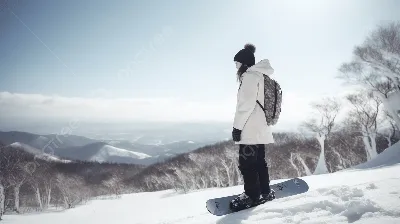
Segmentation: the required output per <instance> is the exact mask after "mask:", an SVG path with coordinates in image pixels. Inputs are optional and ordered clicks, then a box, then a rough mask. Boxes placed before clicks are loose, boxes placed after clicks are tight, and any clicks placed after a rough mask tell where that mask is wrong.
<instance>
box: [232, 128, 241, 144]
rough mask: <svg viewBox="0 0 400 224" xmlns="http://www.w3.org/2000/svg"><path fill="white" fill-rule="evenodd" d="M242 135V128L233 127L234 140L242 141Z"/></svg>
mask: <svg viewBox="0 0 400 224" xmlns="http://www.w3.org/2000/svg"><path fill="white" fill-rule="evenodd" d="M241 135H242V130H239V129H236V128H233V131H232V139H233V141H234V142H239V141H240V136H241Z"/></svg>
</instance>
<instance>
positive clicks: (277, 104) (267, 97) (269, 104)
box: [257, 75, 282, 126]
mask: <svg viewBox="0 0 400 224" xmlns="http://www.w3.org/2000/svg"><path fill="white" fill-rule="evenodd" d="M257 103H258V105H260V107H261V109H262V110H263V111H264V113H265V118H266V120H267V124H268V125H269V126H272V125H275V124H276V123H277V122H278V119H279V115H280V114H281V106H282V89H281V87H280V85H279V84H278V83H277V82H276V81H275V80H273V79H271V78H270V77H269V76H268V75H264V103H260V102H259V101H258V100H257Z"/></svg>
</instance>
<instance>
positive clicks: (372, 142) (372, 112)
mask: <svg viewBox="0 0 400 224" xmlns="http://www.w3.org/2000/svg"><path fill="white" fill-rule="evenodd" d="M346 99H347V100H348V101H349V102H350V103H351V105H352V106H353V110H352V111H350V113H349V115H350V117H351V119H352V120H353V121H354V124H355V126H356V127H357V129H358V130H359V132H360V133H361V134H362V138H363V142H364V145H365V152H366V154H367V160H371V159H373V158H375V157H376V156H377V155H378V153H377V148H376V137H377V134H378V118H379V115H380V112H381V111H380V105H381V103H382V102H381V100H380V99H379V98H378V97H376V96H374V95H373V94H372V93H370V94H368V93H366V92H359V93H355V94H349V95H348V96H347V97H346Z"/></svg>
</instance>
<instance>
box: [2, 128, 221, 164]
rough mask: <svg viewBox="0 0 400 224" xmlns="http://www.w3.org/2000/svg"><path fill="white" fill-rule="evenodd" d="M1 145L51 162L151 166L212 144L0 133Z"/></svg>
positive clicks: (14, 132) (15, 132)
mask: <svg viewBox="0 0 400 224" xmlns="http://www.w3.org/2000/svg"><path fill="white" fill-rule="evenodd" d="M0 142H2V143H3V144H4V145H7V146H9V147H12V148H20V149H23V150H25V151H27V152H29V153H32V154H34V155H37V156H41V157H45V158H48V159H52V160H81V161H98V162H112V163H131V164H141V165H150V164H153V163H157V162H161V161H164V160H165V159H168V158H171V157H173V156H176V155H178V154H182V153H186V152H190V151H192V150H195V149H197V148H199V147H202V146H204V145H207V144H212V143H214V142H211V141H210V142H193V141H190V140H188V141H175V142H171V143H168V144H161V143H160V144H151V145H147V144H140V143H137V142H135V141H128V140H97V139H91V138H86V137H82V136H77V135H56V134H50V135H38V134H32V133H27V132H17V131H11V132H0Z"/></svg>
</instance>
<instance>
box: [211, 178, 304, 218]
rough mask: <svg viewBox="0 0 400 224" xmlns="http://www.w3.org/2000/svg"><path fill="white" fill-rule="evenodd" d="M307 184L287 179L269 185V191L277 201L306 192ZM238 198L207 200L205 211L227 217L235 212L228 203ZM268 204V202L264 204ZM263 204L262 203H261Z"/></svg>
mask: <svg viewBox="0 0 400 224" xmlns="http://www.w3.org/2000/svg"><path fill="white" fill-rule="evenodd" d="M308 188H309V187H308V184H307V183H306V182H305V181H304V180H302V179H300V178H293V179H289V180H286V181H283V182H281V183H277V184H273V185H271V189H273V190H274V191H275V197H276V198H275V199H274V200H277V199H279V198H284V197H289V196H293V195H296V194H302V193H305V192H307V191H308ZM237 196H239V194H237V195H231V196H226V197H221V198H213V199H209V200H208V201H207V203H206V207H207V210H208V211H209V212H210V213H211V214H213V215H216V216H221V215H227V214H230V213H234V212H237V211H232V210H231V209H230V208H229V203H230V202H231V201H232V200H233V199H234V198H236V197H237ZM265 203H268V202H265ZM261 204H264V203H261ZM258 205H260V204H256V205H254V206H252V207H256V206H258Z"/></svg>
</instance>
